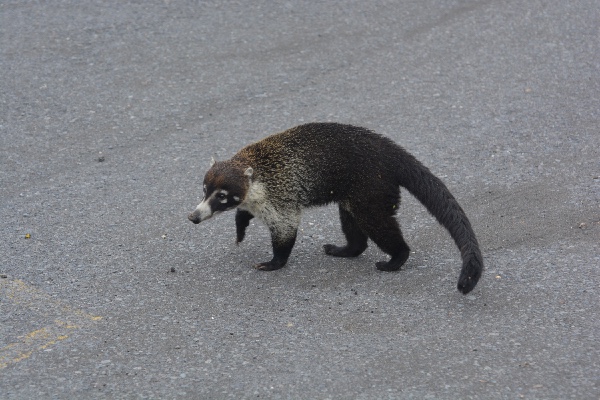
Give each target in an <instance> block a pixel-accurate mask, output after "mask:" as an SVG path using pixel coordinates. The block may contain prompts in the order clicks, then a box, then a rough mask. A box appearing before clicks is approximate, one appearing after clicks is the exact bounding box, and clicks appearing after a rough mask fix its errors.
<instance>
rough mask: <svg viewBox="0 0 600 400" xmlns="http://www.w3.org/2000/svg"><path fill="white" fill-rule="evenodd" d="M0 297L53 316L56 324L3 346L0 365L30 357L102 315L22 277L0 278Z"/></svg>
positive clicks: (97, 319)
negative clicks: (80, 306)
mask: <svg viewBox="0 0 600 400" xmlns="http://www.w3.org/2000/svg"><path fill="white" fill-rule="evenodd" d="M0 299H7V300H9V301H11V302H12V303H14V304H16V305H18V306H23V307H26V308H28V309H30V310H32V311H34V312H36V313H39V314H41V315H44V316H46V317H50V318H53V319H54V323H53V324H51V325H48V326H45V327H43V328H41V329H37V330H34V331H32V332H29V333H28V334H26V335H23V336H20V337H19V341H17V342H15V343H10V344H8V345H6V346H4V347H2V348H0V369H3V368H6V367H7V366H8V365H10V364H15V363H18V362H19V361H22V360H25V359H27V358H29V357H31V355H32V354H33V353H34V352H36V351H40V350H46V349H48V348H49V347H50V346H53V345H55V344H56V343H58V342H61V341H63V340H65V339H67V338H68V337H69V334H70V333H71V332H72V331H73V330H75V329H81V328H84V327H86V326H88V325H90V324H92V323H93V322H95V321H99V320H101V319H102V317H100V316H96V315H92V314H88V313H86V312H84V311H81V310H78V309H76V308H73V307H71V306H69V305H67V304H65V303H63V302H62V301H59V300H56V299H54V298H53V297H51V296H50V295H48V293H46V292H44V291H42V290H39V289H36V288H34V287H33V286H30V285H28V284H26V283H25V282H23V281H21V280H14V281H9V280H5V279H2V280H0Z"/></svg>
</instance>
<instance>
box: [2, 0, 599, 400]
mask: <svg viewBox="0 0 600 400" xmlns="http://www.w3.org/2000/svg"><path fill="white" fill-rule="evenodd" d="M599 26H600V7H598V3H597V1H596V0H589V1H583V0H582V1H568V2H566V1H555V0H551V1H528V2H522V1H508V0H504V1H449V0H442V1H440V0H425V1H419V2H390V1H370V2H364V1H352V2H326V3H319V2H286V3H281V4H273V2H270V1H255V2H252V3H251V5H250V3H244V2H234V1H228V2H222V1H218V2H212V1H209V2H195V1H194V2H192V1H177V0H173V1H169V0H165V1H158V0H156V1H142V2H133V1H132V2H122V1H88V0H85V1H82V0H77V1H75V0H65V1H51V2H37V1H25V0H19V1H14V0H13V1H11V0H9V1H2V2H0V71H1V79H0V198H1V202H0V235H1V240H0V398H2V399H32V398H38V399H39V398H64V399H67V398H69V399H71V398H78V399H84V398H236V399H239V398H293V399H300V398H306V399H309V398H321V399H326V398H335V399H337V398H360V399H384V398H390V399H396V398H398V399H410V398H414V399H425V398H440V399H444V398H446V399H458V398H460V399H467V398H477V399H479V398H509V399H515V398H517V399H518V398H526V399H536V398H538V399H550V398H556V399H568V398H575V399H598V398H599V397H600V344H599V343H600V319H599V315H598V310H599V309H600V296H599V295H598V293H599V291H600V274H599V273H598V267H599V266H600V179H599V175H600V161H599V160H600V134H599V129H598V121H599V119H600V106H599V105H600V95H599V93H600V31H599ZM309 121H337V122H344V123H352V124H356V125H361V126H365V127H368V128H371V129H373V130H375V131H377V132H379V133H382V134H385V135H387V136H389V137H391V138H393V139H394V140H395V141H397V142H398V143H400V144H401V145H402V146H404V147H405V148H407V149H408V150H409V151H411V152H412V153H413V154H415V155H416V156H417V157H418V158H419V159H420V160H421V161H423V162H424V163H425V164H426V165H428V166H429V167H430V169H431V170H432V171H433V172H434V173H436V174H437V175H439V176H440V177H442V178H443V180H444V181H445V182H446V183H447V185H448V186H449V188H450V189H451V191H452V192H453V193H454V195H455V197H457V198H458V199H459V202H460V203H461V205H462V206H463V208H464V209H465V211H466V212H467V214H468V215H469V217H470V219H471V222H472V224H473V226H474V229H475V231H476V232H477V234H478V236H479V241H480V243H481V245H482V251H483V253H484V257H485V263H486V271H485V274H484V276H483V278H482V280H481V281H480V283H479V285H478V286H477V287H476V289H475V290H474V291H473V292H472V293H471V294H469V295H467V296H463V295H461V294H460V293H459V292H458V291H457V290H456V289H455V285H456V280H457V277H458V272H459V269H460V257H459V253H458V251H457V249H456V247H455V246H454V244H453V242H452V240H451V239H450V237H449V235H448V234H447V233H446V232H445V231H444V230H443V229H442V228H441V227H439V226H438V225H437V224H436V222H435V220H434V219H433V218H432V217H430V216H429V215H428V214H427V213H426V211H425V210H424V208H423V207H422V206H420V205H419V204H418V203H417V202H416V200H414V199H413V198H412V197H410V195H405V196H404V199H403V205H402V207H401V210H400V216H399V219H400V221H401V223H402V226H403V230H404V232H405V235H406V238H407V240H408V242H409V244H410V245H411V247H412V250H413V251H414V253H413V254H412V256H411V258H410V259H409V261H408V262H407V264H406V265H405V268H404V270H402V271H400V272H398V273H380V272H378V271H376V270H375V268H374V263H375V262H376V261H379V260H381V259H383V258H384V255H383V254H382V253H381V252H380V251H379V250H378V249H377V248H376V247H375V246H373V245H371V246H370V247H369V249H368V250H367V252H366V253H365V254H363V255H362V256H361V257H359V258H358V259H354V260H342V259H332V258H329V257H327V256H325V255H324V254H323V252H322V248H321V247H322V245H323V244H324V243H330V242H334V243H336V242H341V241H342V234H341V231H340V227H339V222H338V219H337V218H338V217H337V214H336V208H335V207H334V206H331V207H326V208H319V209H314V210H309V211H307V212H306V214H305V215H304V217H303V222H302V226H301V233H300V235H299V240H298V242H297V244H296V247H295V248H294V251H293V253H292V257H291V259H290V261H289V264H288V266H287V267H286V268H284V269H282V270H279V271H275V272H261V271H256V270H254V269H252V268H251V265H252V264H253V263H254V262H257V261H266V260H268V259H269V257H270V251H271V248H270V243H269V236H268V232H267V230H266V228H265V227H264V226H262V225H260V224H259V223H252V225H251V226H250V227H249V229H248V234H247V238H246V241H245V242H244V243H243V244H242V245H240V246H239V247H236V246H235V244H234V241H235V231H234V223H233V217H234V215H233V213H229V214H223V215H220V216H218V217H216V218H214V219H212V220H210V221H207V222H206V223H203V224H200V225H198V226H195V225H193V224H191V223H190V222H189V221H188V220H187V218H186V216H187V214H188V213H189V212H190V211H191V210H192V209H193V208H194V207H195V206H196V204H197V203H198V200H199V198H200V196H201V180H202V177H203V175H204V172H205V171H206V169H207V167H208V164H209V161H210V157H211V156H215V157H216V158H218V159H224V158H228V157H230V156H231V155H233V154H234V153H235V152H236V151H237V150H238V149H239V148H241V147H243V146H244V145H245V144H248V143H250V142H252V141H256V140H258V139H260V138H262V137H264V136H266V135H267V134H271V133H275V132H278V131H281V130H283V129H286V128H289V127H291V126H294V125H297V124H299V123H302V122H309ZM171 271H174V272H171Z"/></svg>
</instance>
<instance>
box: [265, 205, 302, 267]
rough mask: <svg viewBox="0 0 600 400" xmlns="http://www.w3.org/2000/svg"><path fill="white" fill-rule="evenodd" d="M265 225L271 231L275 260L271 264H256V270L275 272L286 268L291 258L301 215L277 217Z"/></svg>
mask: <svg viewBox="0 0 600 400" xmlns="http://www.w3.org/2000/svg"><path fill="white" fill-rule="evenodd" d="M265 223H266V224H267V226H268V227H269V230H270V231H271V243H272V245H273V259H272V260H271V261H269V262H264V263H260V264H256V265H255V266H254V268H256V269H260V270H261V271H274V270H276V269H279V268H282V267H283V266H285V264H286V263H287V260H288V258H289V257H290V253H291V252H292V248H293V247H294V244H295V243H296V235H297V233H298V225H299V224H300V215H299V214H297V215H295V214H292V215H285V216H284V215H277V216H276V218H273V219H269V220H266V221H265Z"/></svg>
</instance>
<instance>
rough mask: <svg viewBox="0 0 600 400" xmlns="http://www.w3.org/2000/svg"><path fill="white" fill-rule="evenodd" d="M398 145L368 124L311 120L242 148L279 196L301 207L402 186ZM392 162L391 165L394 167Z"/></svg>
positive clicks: (244, 159)
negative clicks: (368, 126)
mask: <svg viewBox="0 0 600 400" xmlns="http://www.w3.org/2000/svg"><path fill="white" fill-rule="evenodd" d="M399 151H402V150H401V149H400V147H399V146H398V145H396V144H395V143H394V142H392V141H391V140H390V139H388V138H386V137H383V136H381V135H378V134H376V133H373V132H371V131H369V130H367V129H365V128H360V127H355V126H350V125H342V124H337V123H310V124H305V125H300V126H297V127H294V128H291V129H289V130H287V131H284V132H281V133H278V134H275V135H271V136H269V137H267V138H265V139H263V140H261V141H259V142H257V143H254V144H251V145H249V146H247V147H245V148H243V149H242V150H240V152H238V153H237V154H236V155H235V156H234V157H233V160H236V161H241V162H244V163H247V164H248V165H250V166H251V167H252V168H253V169H254V177H253V179H256V180H257V181H260V182H263V183H264V184H265V185H266V187H267V190H271V191H273V193H272V195H273V196H274V197H275V198H284V199H285V201H297V202H299V204H300V205H302V206H312V205H321V204H326V203H329V202H339V201H342V200H344V199H346V198H347V197H348V196H349V195H352V196H353V197H357V196H361V195H363V196H365V195H367V196H372V195H374V194H375V193H373V190H375V191H376V192H379V191H381V190H382V189H384V187H382V185H383V186H387V185H390V186H391V187H393V189H394V190H396V188H397V187H398V181H397V179H396V177H397V172H398V171H397V169H396V168H394V167H393V166H396V165H397V163H398V157H399ZM390 167H392V168H390Z"/></svg>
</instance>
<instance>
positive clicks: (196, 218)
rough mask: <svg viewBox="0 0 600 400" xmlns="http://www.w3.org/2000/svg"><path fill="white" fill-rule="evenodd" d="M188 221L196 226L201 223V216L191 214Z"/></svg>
mask: <svg viewBox="0 0 600 400" xmlns="http://www.w3.org/2000/svg"><path fill="white" fill-rule="evenodd" d="M188 219H189V220H190V221H192V222H193V223H195V224H199V223H200V216H198V215H196V214H195V213H191V214H190V215H188Z"/></svg>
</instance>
